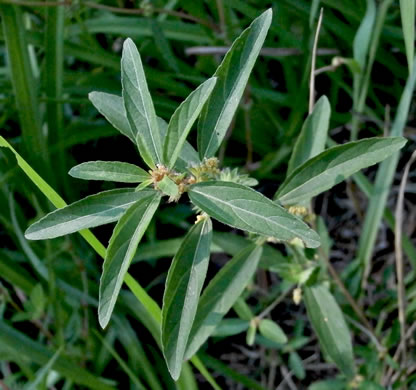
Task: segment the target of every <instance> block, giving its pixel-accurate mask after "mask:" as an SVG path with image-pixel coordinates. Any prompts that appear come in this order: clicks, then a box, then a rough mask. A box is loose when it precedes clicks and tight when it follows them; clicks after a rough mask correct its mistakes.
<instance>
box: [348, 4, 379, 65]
mask: <svg viewBox="0 0 416 390" xmlns="http://www.w3.org/2000/svg"><path fill="white" fill-rule="evenodd" d="M375 21H376V3H375V1H374V0H367V10H366V12H365V16H364V18H363V20H362V22H361V24H360V27H359V28H358V30H357V33H356V34H355V37H354V43H353V52H354V59H355V61H357V63H358V65H359V66H360V71H361V72H364V69H365V64H366V62H367V54H368V48H369V46H370V41H371V37H372V32H373V28H374V23H375Z"/></svg>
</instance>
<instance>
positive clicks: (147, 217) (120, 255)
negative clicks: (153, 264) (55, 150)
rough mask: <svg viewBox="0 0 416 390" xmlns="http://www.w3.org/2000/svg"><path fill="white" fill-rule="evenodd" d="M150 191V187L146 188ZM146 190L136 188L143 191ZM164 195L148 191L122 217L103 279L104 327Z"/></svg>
mask: <svg viewBox="0 0 416 390" xmlns="http://www.w3.org/2000/svg"><path fill="white" fill-rule="evenodd" d="M146 192H147V191H146ZM142 193H144V191H140V192H136V194H142ZM160 198H161V195H160V194H159V193H157V192H150V193H149V192H147V196H145V197H143V198H142V199H140V200H138V201H137V202H135V203H134V204H133V205H132V206H131V207H130V208H129V209H128V210H127V211H126V212H125V213H124V214H123V215H122V217H121V218H120V220H119V221H118V223H117V225H116V227H115V228H114V232H113V235H112V236H111V239H110V242H109V244H108V248H107V252H106V255H105V259H104V264H103V273H102V275H101V280H100V296H99V304H98V320H99V322H100V325H101V327H102V328H105V327H106V326H107V324H108V322H109V321H110V317H111V313H112V312H113V309H114V305H115V303H116V300H117V297H118V294H119V292H120V288H121V285H122V284H123V279H124V276H125V274H126V273H127V270H128V268H129V265H130V262H131V260H132V258H133V256H134V254H135V253H136V249H137V246H138V245H139V242H140V240H141V238H142V237H143V234H144V233H145V231H146V229H147V227H148V226H149V223H150V221H151V219H152V217H153V214H154V213H155V212H156V209H157V207H158V206H159V203H160Z"/></svg>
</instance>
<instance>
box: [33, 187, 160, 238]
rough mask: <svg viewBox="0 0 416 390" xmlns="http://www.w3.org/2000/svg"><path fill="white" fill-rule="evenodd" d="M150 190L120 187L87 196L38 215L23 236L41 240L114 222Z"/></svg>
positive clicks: (149, 193) (149, 192)
mask: <svg viewBox="0 0 416 390" xmlns="http://www.w3.org/2000/svg"><path fill="white" fill-rule="evenodd" d="M153 193H154V191H153V190H143V191H140V192H134V190H133V189H131V188H123V189H117V190H110V191H104V192H100V193H98V194H95V195H91V196H87V197H86V198H84V199H81V200H79V201H77V202H74V203H72V204H70V205H69V206H65V207H63V208H61V209H57V210H55V211H52V212H51V213H49V214H48V215H46V216H45V217H43V218H41V219H40V220H39V221H37V222H35V223H34V224H33V225H31V226H30V227H29V228H28V229H27V230H26V232H25V237H26V238H27V239H28V240H44V239H48V238H55V237H60V236H64V235H66V234H70V233H74V232H77V231H79V230H82V229H87V228H91V227H95V226H100V225H104V224H107V223H110V222H114V221H117V220H118V219H119V218H120V216H121V215H122V214H123V212H124V211H125V210H126V209H127V208H128V207H130V206H131V205H132V204H133V203H135V202H136V201H138V200H140V199H142V198H145V197H148V196H149V195H151V194H153Z"/></svg>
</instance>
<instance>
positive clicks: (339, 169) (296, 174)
mask: <svg viewBox="0 0 416 390" xmlns="http://www.w3.org/2000/svg"><path fill="white" fill-rule="evenodd" d="M406 142H407V141H406V139H405V138H402V137H389V138H376V137H375V138H368V139H363V140H360V141H355V142H349V143H346V144H344V145H339V146H334V147H332V148H330V149H327V150H325V151H324V152H322V153H320V154H319V155H317V156H315V157H314V158H312V159H310V160H308V161H307V162H306V163H304V164H303V165H301V166H300V167H298V168H297V169H295V170H294V171H293V172H292V174H291V175H290V176H289V177H288V178H287V179H286V180H285V181H284V183H283V184H282V185H281V186H280V188H279V190H278V191H277V193H276V195H275V199H277V200H278V201H279V202H281V203H283V204H285V205H289V204H291V205H295V204H299V203H300V202H302V201H305V200H308V199H310V198H312V197H314V196H316V195H318V194H320V193H321V192H324V191H326V190H329V189H330V188H332V187H333V186H334V185H336V184H338V183H340V182H341V181H343V180H345V179H346V178H347V177H349V176H351V175H352V174H353V173H355V172H358V171H359V170H360V169H363V168H366V167H369V166H371V165H374V164H376V163H378V162H380V161H382V160H384V159H385V158H387V157H388V156H390V155H392V154H393V153H394V152H397V151H398V150H399V149H401V148H402V147H403V146H404V145H405V143H406Z"/></svg>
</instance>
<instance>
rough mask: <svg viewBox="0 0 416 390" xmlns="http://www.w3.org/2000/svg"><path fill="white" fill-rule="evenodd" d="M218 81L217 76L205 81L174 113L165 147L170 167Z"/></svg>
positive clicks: (165, 158) (164, 150)
mask: <svg viewBox="0 0 416 390" xmlns="http://www.w3.org/2000/svg"><path fill="white" fill-rule="evenodd" d="M216 81H217V79H216V78H215V77H212V78H210V79H208V80H207V81H205V82H204V83H203V84H201V85H200V86H199V87H198V88H197V89H196V90H195V91H193V92H192V93H191V94H190V95H189V96H188V97H187V98H186V100H185V101H184V102H182V104H181V105H180V106H179V107H178V108H177V109H176V111H175V112H174V113H173V115H172V118H171V119H170V121H169V125H168V130H167V135H166V138H165V144H164V149H163V153H164V161H165V163H166V164H167V166H168V167H169V168H173V166H174V165H175V162H176V160H177V158H178V156H179V155H180V153H181V150H182V147H183V145H184V142H185V140H186V137H187V136H188V134H189V132H190V131H191V128H192V125H193V124H194V122H195V121H196V119H197V118H198V116H199V114H200V112H201V110H202V108H203V106H204V104H205V102H206V101H207V100H208V98H209V96H210V94H211V92H212V90H213V88H214V86H215V83H216Z"/></svg>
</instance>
